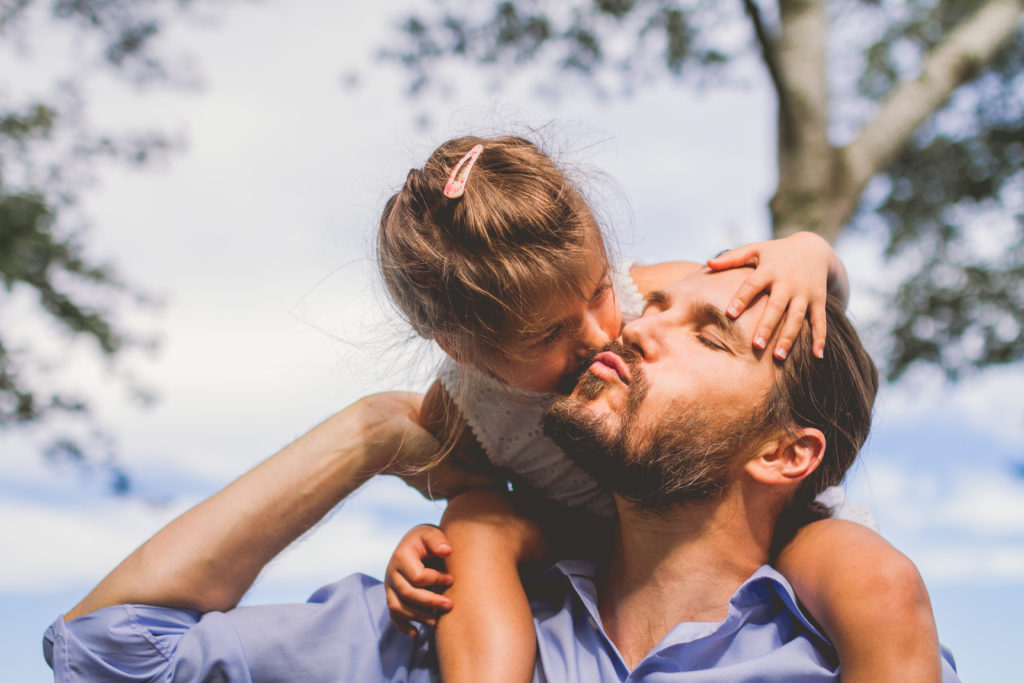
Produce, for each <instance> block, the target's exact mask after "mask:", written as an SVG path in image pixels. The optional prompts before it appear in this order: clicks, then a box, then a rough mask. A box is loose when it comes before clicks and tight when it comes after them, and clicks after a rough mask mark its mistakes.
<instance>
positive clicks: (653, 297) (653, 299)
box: [644, 289, 668, 305]
mask: <svg viewBox="0 0 1024 683" xmlns="http://www.w3.org/2000/svg"><path fill="white" fill-rule="evenodd" d="M644 303H648V304H659V305H664V304H667V303H668V293H667V292H666V291H665V290H664V289H656V290H654V291H653V292H650V293H649V294H648V295H647V296H645V297H644Z"/></svg>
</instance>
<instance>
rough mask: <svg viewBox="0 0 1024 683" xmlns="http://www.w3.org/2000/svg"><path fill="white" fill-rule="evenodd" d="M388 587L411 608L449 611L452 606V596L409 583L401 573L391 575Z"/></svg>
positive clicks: (431, 611) (428, 610)
mask: <svg viewBox="0 0 1024 683" xmlns="http://www.w3.org/2000/svg"><path fill="white" fill-rule="evenodd" d="M387 587H388V588H389V589H390V590H391V591H392V592H393V593H394V594H395V596H396V597H397V598H398V600H399V601H401V603H402V605H404V606H405V607H407V608H409V609H413V610H419V611H422V612H425V613H426V612H430V613H433V612H434V611H436V610H440V611H442V612H447V611H448V610H450V609H451V608H452V601H451V599H450V598H446V597H445V596H443V595H440V594H438V593H435V592H434V591H432V590H428V589H426V588H419V587H417V586H415V585H413V584H411V583H409V582H408V581H407V580H406V579H405V577H404V576H402V575H401V574H392V575H391V576H389V577H388V585H387Z"/></svg>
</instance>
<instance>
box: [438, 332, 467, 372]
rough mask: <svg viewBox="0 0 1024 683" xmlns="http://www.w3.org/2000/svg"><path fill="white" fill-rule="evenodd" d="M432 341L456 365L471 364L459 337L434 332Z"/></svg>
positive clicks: (447, 333)
mask: <svg viewBox="0 0 1024 683" xmlns="http://www.w3.org/2000/svg"><path fill="white" fill-rule="evenodd" d="M434 341H436V342H437V345H438V346H440V347H441V350H442V351H444V352H445V353H447V354H448V355H449V356H451V359H452V360H453V361H455V362H456V363H462V364H468V363H470V362H471V359H470V354H469V352H468V351H467V350H466V346H465V343H464V342H463V340H462V339H460V338H459V335H457V334H452V333H450V332H436V333H434Z"/></svg>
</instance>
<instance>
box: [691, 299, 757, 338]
mask: <svg viewBox="0 0 1024 683" xmlns="http://www.w3.org/2000/svg"><path fill="white" fill-rule="evenodd" d="M690 314H691V315H692V316H693V317H694V319H696V320H700V321H702V322H703V323H704V324H705V325H713V326H715V327H717V328H718V329H719V330H720V331H721V332H722V333H723V334H724V335H725V336H726V337H727V339H726V340H725V341H727V342H732V343H734V344H735V345H736V346H737V347H738V349H743V348H746V345H747V340H746V339H745V338H744V335H743V332H742V331H741V330H740V328H739V325H738V324H737V323H736V321H735V320H734V319H732V318H730V317H729V316H727V315H726V314H725V312H724V311H722V309H720V308H719V307H718V306H715V305H714V304H712V303H711V302H710V301H695V302H693V303H692V304H691V310H690Z"/></svg>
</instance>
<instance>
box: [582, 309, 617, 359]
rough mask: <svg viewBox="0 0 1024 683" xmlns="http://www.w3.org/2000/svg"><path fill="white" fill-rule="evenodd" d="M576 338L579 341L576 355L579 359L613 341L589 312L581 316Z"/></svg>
mask: <svg viewBox="0 0 1024 683" xmlns="http://www.w3.org/2000/svg"><path fill="white" fill-rule="evenodd" d="M577 338H578V340H579V344H578V347H579V348H578V353H579V355H580V357H583V356H585V355H586V354H587V353H588V352H589V351H591V350H592V349H598V348H601V347H602V346H604V345H605V344H607V343H608V342H610V341H611V340H612V339H613V337H611V336H610V335H609V334H608V332H606V331H605V329H604V327H603V326H602V325H601V323H600V321H599V320H598V319H597V317H596V316H595V315H594V314H593V313H591V312H589V311H588V312H587V313H586V314H585V315H584V316H583V321H582V322H581V323H580V330H579V336H578V337H577Z"/></svg>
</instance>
